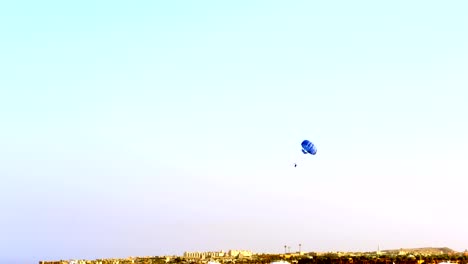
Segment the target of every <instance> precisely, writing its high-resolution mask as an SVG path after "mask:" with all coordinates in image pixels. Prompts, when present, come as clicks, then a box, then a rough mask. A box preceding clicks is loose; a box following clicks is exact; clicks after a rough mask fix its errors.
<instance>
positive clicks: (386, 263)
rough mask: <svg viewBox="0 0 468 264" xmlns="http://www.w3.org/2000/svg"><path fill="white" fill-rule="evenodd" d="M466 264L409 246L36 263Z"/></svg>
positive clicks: (454, 255) (467, 255)
mask: <svg viewBox="0 0 468 264" xmlns="http://www.w3.org/2000/svg"><path fill="white" fill-rule="evenodd" d="M236 263H237V264H449V263H450V264H468V250H465V251H463V252H457V251H454V250H452V249H450V248H447V247H443V248H433V247H426V248H411V249H393V250H380V248H379V247H378V248H377V250H376V251H372V252H303V251H301V245H300V244H299V251H296V252H291V247H289V246H284V253H281V254H271V253H253V252H252V251H250V250H234V249H231V250H227V251H223V250H221V251H200V252H199V251H191V252H189V251H186V252H184V253H183V255H181V256H177V255H171V256H143V257H128V258H109V259H95V260H84V259H79V260H75V259H72V260H52V261H49V260H41V261H39V264H236Z"/></svg>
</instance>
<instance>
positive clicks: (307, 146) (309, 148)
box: [301, 140, 317, 155]
mask: <svg viewBox="0 0 468 264" xmlns="http://www.w3.org/2000/svg"><path fill="white" fill-rule="evenodd" d="M301 146H302V153H304V154H312V155H315V153H317V148H316V147H315V145H314V143H312V142H310V141H309V140H304V141H302V144H301Z"/></svg>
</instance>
